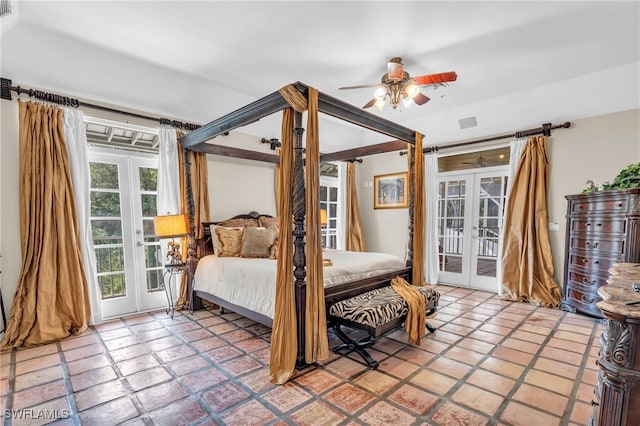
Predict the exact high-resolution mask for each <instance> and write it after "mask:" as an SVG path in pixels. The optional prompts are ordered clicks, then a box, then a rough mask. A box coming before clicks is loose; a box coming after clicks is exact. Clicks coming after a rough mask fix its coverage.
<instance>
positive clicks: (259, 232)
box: [240, 227, 277, 257]
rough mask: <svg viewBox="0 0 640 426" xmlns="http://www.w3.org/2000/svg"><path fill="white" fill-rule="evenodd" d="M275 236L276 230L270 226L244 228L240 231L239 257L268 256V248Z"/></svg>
mask: <svg viewBox="0 0 640 426" xmlns="http://www.w3.org/2000/svg"><path fill="white" fill-rule="evenodd" d="M276 237H277V234H276V231H275V230H274V229H272V228H264V227H248V228H245V229H244V232H243V233H242V247H241V249H240V257H269V248H270V247H271V246H272V245H273V242H274V241H275V239H276Z"/></svg>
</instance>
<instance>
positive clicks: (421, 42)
mask: <svg viewBox="0 0 640 426" xmlns="http://www.w3.org/2000/svg"><path fill="white" fill-rule="evenodd" d="M1 23H2V41H1V48H2V52H1V56H0V60H1V62H0V69H1V74H2V77H5V78H10V79H12V80H13V82H14V84H21V85H24V86H29V85H31V86H33V87H36V88H42V89H46V90H50V91H56V92H57V93H60V94H65V95H70V96H75V97H79V98H84V99H89V100H95V101H99V102H106V103H110V104H113V105H116V106H120V107H124V108H133V109H136V110H140V111H144V112H146V113H149V114H158V115H162V116H168V118H175V119H180V120H183V121H189V122H195V123H201V124H202V123H206V122H209V121H212V120H213V119H215V118H218V117H220V116H222V115H224V114H227V113H229V112H231V111H233V110H235V109H237V108H240V107H242V106H244V105H245V104H247V103H249V102H251V101H253V100H256V99H258V98H260V97H263V96H265V95H268V94H270V93H272V92H274V91H276V90H278V89H279V88H280V87H282V86H284V85H286V84H288V83H292V82H295V81H301V82H303V83H305V84H308V85H310V86H314V87H316V88H317V89H318V90H320V91H322V92H324V93H327V94H329V95H331V96H334V97H337V98H339V99H342V100H344V101H347V102H349V103H353V104H354V105H358V106H361V105H364V104H365V103H366V102H367V101H368V100H369V99H370V98H371V92H372V90H369V89H361V90H351V91H341V90H338V88H339V87H341V86H350V85H359V84H371V83H377V82H379V80H380V77H381V76H382V74H383V73H384V72H386V62H387V61H388V60H389V59H390V58H391V57H394V56H401V57H402V58H403V62H404V64H405V70H406V71H408V72H409V73H410V74H412V75H422V74H430V73H438V72H444V71H456V72H457V74H458V80H457V81H456V82H454V83H451V84H450V85H449V87H445V88H439V89H437V90H435V91H427V95H428V96H429V97H430V98H431V99H432V100H431V101H430V102H428V103H427V104H425V105H423V106H420V107H414V108H412V109H409V110H406V111H397V110H396V111H392V110H388V109H387V110H385V111H383V112H380V113H378V112H376V111H372V112H373V113H376V114H381V115H383V116H385V117H386V118H389V119H391V120H394V121H397V122H400V123H401V124H403V125H405V126H407V127H410V128H413V129H416V130H419V131H421V132H422V133H424V134H425V135H426V139H425V141H426V144H427V145H436V144H437V145H441V144H446V143H448V142H455V141H460V140H465V139H471V138H476V137H484V136H488V135H495V134H500V133H505V132H511V131H515V130H522V129H526V128H531V127H539V126H540V125H541V124H542V123H546V122H552V123H554V124H558V123H561V122H564V121H567V120H576V119H580V118H585V117H591V116H596V115H601V114H607V113H611V112H617V111H623V110H628V109H632V108H639V107H640V83H639V82H640V2H638V1H626V2H613V1H602V2H596V1H584V2H582V1H567V2H547V1H535V2H521V1H512V2H484V1H474V2H458V1H447V2H435V1H422V2H418V1H413V2H401V1H394V2H377V1H376V2H370V1H353V2H346V1H342V2H310V1H281V2H269V1H256V2H246V1H233V2H232V1H227V2H222V1H199V2H188V1H155V2H152V1H142V2H131V1H130V2H106V1H104V2H100V1H72V2H62V1H44V2H35V1H22V2H17V3H16V2H14V12H13V13H12V14H11V15H10V16H8V17H4V18H2V21H1ZM472 116H473V117H476V120H477V122H478V126H477V127H474V128H469V129H464V130H462V129H460V127H459V124H458V120H460V119H463V118H467V117H472ZM278 121H279V116H278V117H274V118H273V119H272V120H262V121H261V122H260V123H258V124H255V125H252V126H250V127H249V128H246V129H245V131H247V132H249V133H255V134H256V135H259V136H260V137H267V138H271V137H278V136H279V132H280V130H279V124H278ZM320 134H321V138H322V146H323V147H324V148H323V150H324V151H336V150H341V149H346V148H349V147H353V146H358V145H365V144H368V143H371V142H374V141H384V140H387V139H388V138H386V137H380V136H377V135H373V134H371V132H363V131H361V130H360V129H357V128H354V127H349V128H347V129H345V128H343V125H342V124H341V123H336V122H335V121H334V120H328V122H327V123H322V124H321V128H320Z"/></svg>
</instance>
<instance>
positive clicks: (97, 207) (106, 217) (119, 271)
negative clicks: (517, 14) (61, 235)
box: [89, 162, 127, 300]
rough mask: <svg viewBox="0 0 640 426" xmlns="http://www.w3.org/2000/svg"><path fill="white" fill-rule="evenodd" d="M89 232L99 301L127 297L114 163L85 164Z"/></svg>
mask: <svg viewBox="0 0 640 426" xmlns="http://www.w3.org/2000/svg"><path fill="white" fill-rule="evenodd" d="M89 170H90V173H91V197H90V198H91V229H92V236H93V246H94V249H95V252H96V269H97V275H98V284H99V285H100V291H101V295H102V299H103V300H104V299H113V298H116V297H120V296H126V295H127V283H126V279H125V275H124V267H125V263H124V246H123V239H122V216H121V210H122V209H121V207H120V180H119V174H118V173H119V170H118V165H117V164H107V163H95V162H90V163H89Z"/></svg>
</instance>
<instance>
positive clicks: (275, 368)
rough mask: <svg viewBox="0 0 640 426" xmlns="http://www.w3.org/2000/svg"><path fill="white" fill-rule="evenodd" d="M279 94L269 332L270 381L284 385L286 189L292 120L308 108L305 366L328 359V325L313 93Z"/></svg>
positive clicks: (289, 356)
mask: <svg viewBox="0 0 640 426" xmlns="http://www.w3.org/2000/svg"><path fill="white" fill-rule="evenodd" d="M280 94H281V95H282V96H283V97H284V98H285V99H286V100H287V102H288V103H289V104H290V105H291V107H292V108H288V109H286V110H285V112H284V116H283V121H282V146H281V151H280V174H279V177H278V179H279V184H278V187H279V188H280V199H279V200H278V215H279V217H280V221H279V223H280V234H279V238H280V244H279V253H278V272H277V278H276V305H275V313H274V320H273V328H272V332H271V355H270V364H269V365H270V375H271V381H272V382H274V383H277V384H283V383H285V382H286V381H287V380H289V378H291V376H292V374H293V371H294V369H295V361H296V360H295V358H296V352H297V344H298V343H297V340H296V336H295V334H296V322H297V318H296V314H295V299H294V298H295V293H294V285H293V240H292V235H291V232H292V231H293V229H292V227H293V224H292V215H293V211H292V207H291V199H290V198H291V188H292V186H293V180H292V177H293V166H294V158H293V149H294V146H293V134H292V129H293V120H294V112H293V110H295V111H297V112H303V111H305V110H307V111H308V112H307V137H306V164H305V179H306V199H305V207H306V212H305V213H306V217H305V225H306V238H305V240H306V244H305V253H306V267H307V270H306V272H307V273H306V284H307V285H306V302H305V316H306V321H305V338H306V340H305V342H304V345H305V362H307V363H313V362H316V361H318V360H320V359H324V358H326V357H328V355H329V342H328V339H327V323H326V317H325V316H326V312H325V305H324V280H323V270H322V241H321V229H320V208H319V207H320V206H319V192H320V180H319V179H320V173H319V164H320V148H319V137H318V91H317V90H316V89H314V88H313V87H309V89H308V101H307V99H305V98H304V96H302V94H301V93H300V92H298V91H297V90H296V89H295V88H294V87H293V86H291V85H289V86H285V87H283V88H282V89H280Z"/></svg>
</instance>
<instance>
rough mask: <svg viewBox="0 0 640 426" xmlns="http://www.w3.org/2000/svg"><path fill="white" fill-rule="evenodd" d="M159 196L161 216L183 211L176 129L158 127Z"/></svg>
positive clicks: (158, 208)
mask: <svg viewBox="0 0 640 426" xmlns="http://www.w3.org/2000/svg"><path fill="white" fill-rule="evenodd" d="M158 142H159V146H158V149H159V156H158V196H157V198H156V209H157V212H158V215H159V216H164V215H169V214H179V213H181V206H180V170H179V167H178V137H177V134H176V130H175V129H171V128H167V127H161V128H160V129H158Z"/></svg>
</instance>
